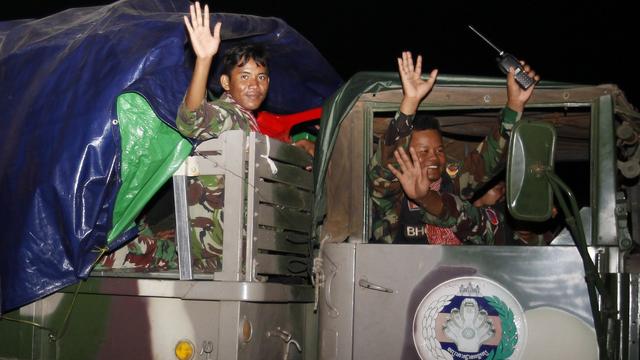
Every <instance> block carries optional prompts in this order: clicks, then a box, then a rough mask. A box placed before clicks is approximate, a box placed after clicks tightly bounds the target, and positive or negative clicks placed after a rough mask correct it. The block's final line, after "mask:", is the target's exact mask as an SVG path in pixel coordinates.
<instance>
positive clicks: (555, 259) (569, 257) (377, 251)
mask: <svg viewBox="0 0 640 360" xmlns="http://www.w3.org/2000/svg"><path fill="white" fill-rule="evenodd" d="M462 276H480V277H484V278H487V279H490V280H493V281H495V282H497V283H498V284H500V285H502V286H503V287H504V288H505V289H507V290H508V291H509V292H510V293H511V294H513V296H514V297H515V298H516V300H517V301H518V302H519V303H520V305H521V306H522V308H523V310H524V311H525V317H527V316H528V314H529V313H528V312H530V311H534V310H535V313H531V314H532V316H534V315H533V314H535V316H539V315H540V312H541V311H543V312H547V313H546V315H548V312H549V311H548V310H547V309H550V310H552V311H553V314H556V315H557V316H556V317H555V318H556V319H558V320H553V319H554V317H553V316H552V317H551V318H552V319H551V320H548V322H549V323H548V326H547V327H546V328H539V327H535V328H534V327H532V326H534V325H533V323H529V325H528V331H527V332H528V341H527V344H526V346H525V349H526V353H525V354H524V355H527V354H529V355H527V356H531V354H532V352H535V351H543V350H549V351H557V352H558V354H557V355H559V354H560V353H562V356H555V357H554V358H574V357H572V356H571V353H570V352H572V351H576V349H573V348H572V347H571V346H564V345H562V344H561V342H562V341H563V340H564V339H562V338H559V339H557V340H554V339H549V334H552V333H553V332H554V330H556V329H557V328H560V327H556V328H554V326H557V325H559V324H556V323H554V321H565V322H563V323H562V325H566V324H567V322H566V321H567V319H573V320H570V321H571V323H572V324H578V325H579V326H581V329H583V330H585V329H586V330H585V331H586V332H585V334H589V335H588V336H591V337H590V338H588V339H587V340H586V341H585V342H584V344H582V346H581V350H584V349H589V350H590V351H591V350H593V349H595V348H596V347H597V344H596V339H595V332H593V325H592V317H591V310H590V307H589V303H588V300H587V299H588V295H587V290H586V284H585V281H584V272H583V268H582V265H581V261H580V257H579V255H578V253H577V251H576V250H575V248H573V247H559V246H558V247H481V246H468V247H463V246H450V247H445V246H434V245H405V246H402V245H379V244H358V245H356V272H355V281H356V283H357V282H358V281H359V280H361V279H364V280H366V281H368V282H369V283H372V284H375V285H378V286H380V287H381V289H382V290H384V289H389V290H390V291H391V292H387V291H376V290H375V289H372V288H371V287H369V288H365V287H360V286H358V287H357V288H356V290H355V304H356V305H355V306H354V331H353V333H354V340H353V349H354V350H353V351H354V352H353V358H354V359H367V358H377V359H417V358H418V355H417V353H416V350H415V346H414V343H413V336H412V334H413V318H414V314H415V311H416V309H417V307H418V305H419V304H420V301H421V300H422V299H423V298H424V297H425V296H426V295H427V294H428V293H429V291H431V290H432V289H433V288H434V287H435V286H437V285H439V284H441V283H443V282H444V281H447V280H449V279H453V278H458V277H462ZM546 315H545V316H546ZM554 316H555V315H554ZM537 319H539V317H538V318H537ZM559 319H564V320H559ZM536 324H540V322H537V323H536ZM543 326H544V325H543ZM556 335H557V334H556ZM570 335H573V334H567V338H569V337H570ZM522 345H525V344H522ZM594 351H595V350H594ZM595 354H597V351H596V352H595ZM595 356H596V355H593V357H594V358H595ZM525 357H526V356H525ZM539 358H545V357H539ZM546 358H549V357H546Z"/></svg>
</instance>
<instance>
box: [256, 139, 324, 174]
mask: <svg viewBox="0 0 640 360" xmlns="http://www.w3.org/2000/svg"><path fill="white" fill-rule="evenodd" d="M256 138H257V141H256V153H257V154H258V155H260V156H262V155H264V156H267V157H269V158H271V159H274V160H277V161H281V162H285V163H289V164H292V165H295V166H298V167H301V168H305V167H307V166H310V165H311V164H312V163H313V158H312V157H311V156H309V154H307V153H306V152H305V151H304V150H302V149H301V148H299V147H296V146H291V145H289V144H285V143H283V142H281V141H278V140H274V139H270V138H268V137H266V136H264V135H260V134H258V135H257V136H256Z"/></svg>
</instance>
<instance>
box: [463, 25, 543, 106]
mask: <svg viewBox="0 0 640 360" xmlns="http://www.w3.org/2000/svg"><path fill="white" fill-rule="evenodd" d="M469 29H471V30H472V31H473V32H474V33H476V34H477V35H478V36H480V38H482V40H484V41H485V42H486V43H487V44H489V45H491V47H493V48H494V49H495V50H496V51H497V52H498V57H497V58H496V61H497V62H498V67H499V68H500V70H501V71H502V72H503V73H505V74H507V106H509V107H510V108H511V109H512V110H515V111H518V112H522V111H523V110H524V104H526V102H527V101H528V100H529V98H530V97H531V94H532V93H533V88H534V87H535V84H536V83H537V82H538V81H540V76H538V75H536V73H535V71H533V69H531V67H530V66H529V65H527V64H525V62H524V61H519V60H518V59H517V58H516V57H515V56H513V55H511V54H509V53H506V52H504V51H502V50H500V49H498V48H497V47H496V46H495V45H493V43H492V42H491V41H489V40H488V39H487V38H486V37H484V35H482V34H480V33H479V32H478V31H477V30H476V29H474V28H473V26H471V25H469Z"/></svg>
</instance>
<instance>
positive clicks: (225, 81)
mask: <svg viewBox="0 0 640 360" xmlns="http://www.w3.org/2000/svg"><path fill="white" fill-rule="evenodd" d="M220 85H222V88H223V89H224V91H229V75H227V74H222V75H220Z"/></svg>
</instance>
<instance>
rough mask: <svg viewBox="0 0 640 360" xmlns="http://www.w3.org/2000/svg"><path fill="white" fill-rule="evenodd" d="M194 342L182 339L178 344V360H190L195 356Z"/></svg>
mask: <svg viewBox="0 0 640 360" xmlns="http://www.w3.org/2000/svg"><path fill="white" fill-rule="evenodd" d="M193 351H194V347H193V343H192V342H191V341H189V340H180V341H178V343H177V344H176V357H177V358H178V360H190V359H191V358H192V357H193Z"/></svg>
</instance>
